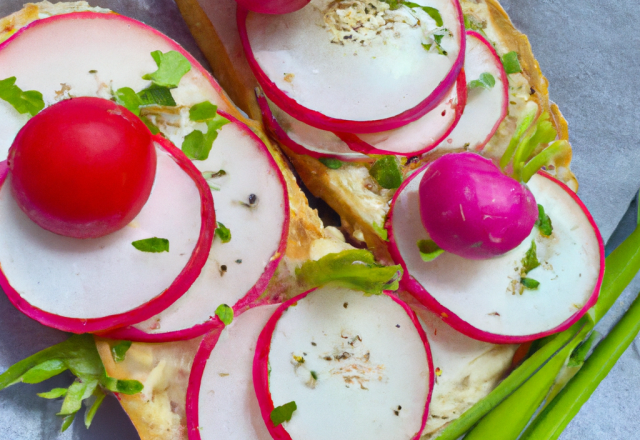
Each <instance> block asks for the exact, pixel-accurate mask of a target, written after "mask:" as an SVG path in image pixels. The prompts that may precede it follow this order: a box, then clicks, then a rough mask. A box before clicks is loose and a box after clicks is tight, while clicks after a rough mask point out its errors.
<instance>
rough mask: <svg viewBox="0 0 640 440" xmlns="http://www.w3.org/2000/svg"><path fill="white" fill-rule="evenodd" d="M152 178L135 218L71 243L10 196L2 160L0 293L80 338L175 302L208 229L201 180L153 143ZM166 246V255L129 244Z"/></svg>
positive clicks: (167, 148)
mask: <svg viewBox="0 0 640 440" xmlns="http://www.w3.org/2000/svg"><path fill="white" fill-rule="evenodd" d="M156 143H157V145H156V146H157V156H158V162H157V170H156V180H155V183H154V187H153V189H152V192H151V196H150V197H149V200H148V201H147V203H146V205H145V206H144V208H143V209H142V211H141V212H140V214H138V216H137V217H136V218H135V219H134V221H133V222H131V223H130V224H129V225H128V226H126V227H125V228H124V229H121V230H119V231H117V232H114V233H112V234H109V235H107V236H104V237H101V238H96V239H91V240H79V239H76V238H70V237H63V236H60V235H56V234H53V233H51V232H49V231H46V230H44V229H42V228H40V227H39V226H37V225H36V224H35V223H33V222H32V221H30V220H29V219H28V218H27V216H26V214H24V213H23V212H22V210H20V208H19V207H18V205H17V203H16V202H15V199H14V198H13V196H12V194H11V188H10V177H8V169H7V167H6V163H3V165H2V172H1V176H2V177H1V179H2V180H1V181H0V184H1V185H2V186H1V187H0V267H1V268H2V271H1V272H0V287H2V289H3V290H4V292H5V293H6V294H7V296H8V297H9V300H10V301H11V302H12V303H13V304H14V305H15V306H16V307H17V308H18V309H19V310H21V311H22V312H23V313H25V314H26V315H27V316H29V317H31V318H33V319H35V320H37V321H39V322H41V323H42V324H45V325H48V326H51V327H55V328H58V329H60V330H65V331H70V332H75V333H85V332H97V331H103V330H106V329H110V328H114V327H118V326H123V325H129V324H133V323H136V322H140V321H142V320H144V319H147V318H149V317H151V316H153V315H155V314H157V313H159V312H160V311H162V310H164V309H165V308H167V307H168V306H169V305H171V304H172V303H173V302H174V301H176V299H178V298H179V297H180V296H181V295H183V294H184V293H185V292H186V291H187V289H188V288H189V287H190V286H191V284H192V283H193V282H194V280H195V279H196V278H197V277H198V274H199V273H200V270H201V269H202V266H204V264H205V261H206V258H207V255H208V254H209V249H210V247H211V241H212V240H213V231H214V228H215V213H214V210H213V199H212V197H211V192H210V191H209V188H208V187H207V183H206V181H205V180H204V179H203V178H202V175H201V173H200V172H199V171H198V170H197V169H196V168H195V167H194V166H193V165H192V164H191V161H189V159H187V157H186V156H185V155H184V154H183V153H182V152H181V151H180V150H178V149H177V148H175V147H174V146H173V145H171V144H170V143H169V142H167V141H166V140H164V139H162V138H160V137H158V138H157V141H156ZM152 237H158V238H165V239H168V240H169V252H161V253H148V252H142V251H139V250H138V249H136V248H135V247H133V246H132V242H134V241H137V240H144V239H148V238H152Z"/></svg>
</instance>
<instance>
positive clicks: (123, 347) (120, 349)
mask: <svg viewBox="0 0 640 440" xmlns="http://www.w3.org/2000/svg"><path fill="white" fill-rule="evenodd" d="M130 348H131V341H120V342H118V343H117V344H116V345H114V346H112V347H111V357H112V358H113V361H114V362H115V363H116V364H118V363H120V362H122V361H124V358H125V355H126V354H127V351H129V349H130Z"/></svg>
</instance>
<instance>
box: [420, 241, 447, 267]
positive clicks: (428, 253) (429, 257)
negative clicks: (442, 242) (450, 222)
mask: <svg viewBox="0 0 640 440" xmlns="http://www.w3.org/2000/svg"><path fill="white" fill-rule="evenodd" d="M417 245H418V251H420V257H421V258H422V261H426V262H429V261H433V260H435V259H436V258H438V257H439V256H440V255H442V254H443V253H444V249H442V248H441V247H440V246H438V245H437V244H436V242H435V241H433V240H418V243H417Z"/></svg>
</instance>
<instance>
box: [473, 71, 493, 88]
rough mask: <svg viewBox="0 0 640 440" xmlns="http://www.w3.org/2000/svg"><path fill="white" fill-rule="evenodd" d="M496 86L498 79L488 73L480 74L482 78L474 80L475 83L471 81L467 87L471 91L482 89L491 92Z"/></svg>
mask: <svg viewBox="0 0 640 440" xmlns="http://www.w3.org/2000/svg"><path fill="white" fill-rule="evenodd" d="M495 85H496V79H495V78H494V77H493V75H492V74H490V73H488V72H484V73H482V74H480V78H478V79H474V80H473V81H471V82H470V83H469V84H468V85H467V87H468V88H470V89H475V88H478V87H482V88H484V89H487V90H489V89H492V88H493V86H495Z"/></svg>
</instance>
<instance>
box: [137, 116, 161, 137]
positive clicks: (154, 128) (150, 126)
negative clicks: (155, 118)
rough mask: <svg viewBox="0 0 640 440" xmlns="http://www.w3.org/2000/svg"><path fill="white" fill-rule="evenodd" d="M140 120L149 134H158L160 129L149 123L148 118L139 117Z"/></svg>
mask: <svg viewBox="0 0 640 440" xmlns="http://www.w3.org/2000/svg"><path fill="white" fill-rule="evenodd" d="M140 120H141V121H142V122H144V125H146V126H147V128H148V129H149V131H150V132H151V134H153V135H156V134H158V133H160V129H159V128H158V127H157V126H156V125H155V124H154V123H153V122H151V121H150V120H149V118H147V117H146V116H140Z"/></svg>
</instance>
